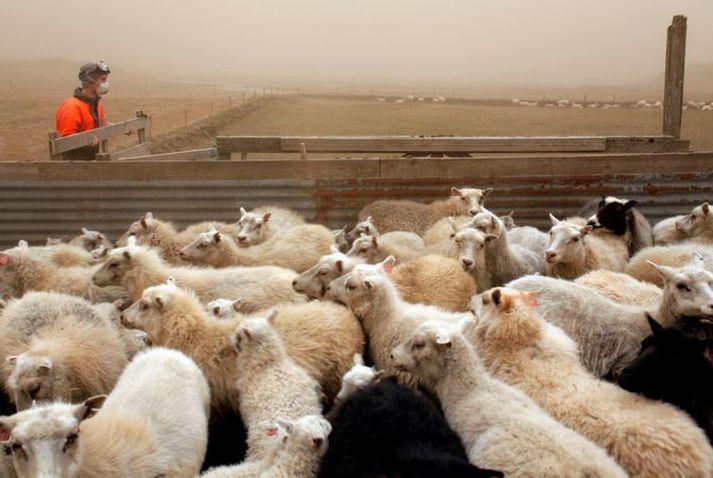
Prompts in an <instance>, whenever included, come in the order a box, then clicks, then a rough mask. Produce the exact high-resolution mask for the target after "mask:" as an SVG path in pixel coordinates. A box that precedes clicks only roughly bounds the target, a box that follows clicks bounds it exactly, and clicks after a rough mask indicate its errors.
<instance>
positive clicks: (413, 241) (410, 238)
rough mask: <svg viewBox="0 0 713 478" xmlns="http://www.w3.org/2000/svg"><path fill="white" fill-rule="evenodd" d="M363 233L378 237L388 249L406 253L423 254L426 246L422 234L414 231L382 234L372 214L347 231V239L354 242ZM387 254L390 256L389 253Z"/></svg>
mask: <svg viewBox="0 0 713 478" xmlns="http://www.w3.org/2000/svg"><path fill="white" fill-rule="evenodd" d="M363 235H366V236H374V237H376V238H377V239H379V243H380V244H381V247H382V248H384V249H386V250H395V251H403V252H404V253H406V251H416V252H418V254H421V253H422V252H423V250H424V248H425V243H424V240H423V239H422V238H421V236H419V235H418V234H415V233H413V232H406V231H391V232H387V233H386V234H381V233H380V232H379V230H378V229H377V228H376V226H375V225H374V222H373V221H372V220H371V216H369V217H367V218H366V219H364V220H363V221H360V222H358V223H357V224H356V226H354V228H352V230H351V231H349V232H348V233H346V240H347V241H348V242H349V243H350V244H353V243H354V241H355V240H356V239H358V238H360V237H361V236H363ZM350 249H351V247H350ZM348 250H349V249H347V251H342V252H348ZM386 255H387V256H388V255H389V254H386ZM384 257H386V256H384ZM377 262H378V261H377Z"/></svg>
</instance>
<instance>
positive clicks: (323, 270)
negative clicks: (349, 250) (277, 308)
mask: <svg viewBox="0 0 713 478" xmlns="http://www.w3.org/2000/svg"><path fill="white" fill-rule="evenodd" d="M359 263H361V260H358V259H356V258H352V257H348V256H346V255H345V254H342V253H341V252H332V253H331V254H327V255H326V256H322V257H320V258H319V261H317V263H316V264H315V265H314V266H312V267H310V268H309V269H307V270H306V271H304V272H303V273H302V274H300V275H299V276H297V277H296V278H295V279H294V280H293V281H292V288H293V289H294V290H295V292H298V293H300V294H305V295H307V296H308V297H311V298H313V299H321V298H323V297H324V295H325V293H326V291H327V287H328V286H329V284H330V283H331V282H332V281H333V280H335V279H336V278H338V277H341V276H343V275H344V274H346V273H348V272H351V270H352V269H354V267H355V266H356V265H357V264H359Z"/></svg>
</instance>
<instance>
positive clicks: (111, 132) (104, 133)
mask: <svg viewBox="0 0 713 478" xmlns="http://www.w3.org/2000/svg"><path fill="white" fill-rule="evenodd" d="M132 131H133V132H136V135H137V138H138V144H136V145H135V146H131V147H129V148H126V149H122V150H121V151H115V152H113V153H109V139H110V138H113V137H116V136H120V135H124V134H127V133H129V132H132ZM150 136H151V117H150V116H148V115H146V114H145V113H144V112H143V111H137V112H136V118H132V119H130V120H126V121H121V122H119V123H114V124H110V125H109V126H104V127H102V128H96V129H92V130H89V131H84V132H82V133H77V134H72V135H69V136H62V137H60V136H59V135H58V134H57V132H56V131H54V132H51V133H49V154H50V159H51V160H62V159H63V154H64V153H66V152H68V151H72V150H75V149H78V148H82V147H84V146H90V145H91V144H92V139H93V138H96V139H98V140H99V153H97V155H96V159H97V160H98V161H108V160H110V159H119V158H126V157H130V156H139V155H146V154H149V153H150V152H151V146H150V143H149V141H148V138H149V137H150Z"/></svg>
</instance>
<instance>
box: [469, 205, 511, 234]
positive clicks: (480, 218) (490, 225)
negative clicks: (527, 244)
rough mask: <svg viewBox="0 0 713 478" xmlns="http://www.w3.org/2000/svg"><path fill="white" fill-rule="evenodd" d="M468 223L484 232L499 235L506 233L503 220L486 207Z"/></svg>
mask: <svg viewBox="0 0 713 478" xmlns="http://www.w3.org/2000/svg"><path fill="white" fill-rule="evenodd" d="M468 225H469V226H471V227H474V228H476V229H477V230H479V231H480V232H482V233H483V234H493V235H495V236H498V237H499V236H500V234H505V224H504V223H503V221H502V220H501V219H500V218H499V217H498V216H496V215H495V214H493V213H492V212H491V211H489V210H487V209H485V208H483V209H482V210H481V212H479V213H478V214H476V215H475V216H473V218H472V219H471V220H470V222H469V223H468Z"/></svg>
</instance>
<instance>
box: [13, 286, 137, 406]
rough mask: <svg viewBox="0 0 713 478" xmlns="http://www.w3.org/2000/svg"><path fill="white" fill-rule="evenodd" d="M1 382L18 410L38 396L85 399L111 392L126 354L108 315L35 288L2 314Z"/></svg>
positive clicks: (51, 398) (86, 304) (73, 300)
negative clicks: (34, 290)
mask: <svg viewBox="0 0 713 478" xmlns="http://www.w3.org/2000/svg"><path fill="white" fill-rule="evenodd" d="M0 359H2V380H3V385H4V386H5V389H6V391H7V393H8V395H9V396H10V397H12V400H13V401H14V402H15V405H16V407H17V409H18V410H24V409H25V408H28V407H29V406H30V405H31V404H32V402H33V401H34V400H38V401H40V400H41V401H48V400H68V401H69V400H74V401H79V400H84V399H86V398H88V397H90V396H92V395H98V394H103V393H108V392H109V391H110V390H111V389H112V387H113V386H114V384H115V383H116V380H117V378H118V377H119V374H120V373H121V371H122V369H123V368H124V366H126V363H127V359H128V354H127V351H126V349H125V346H124V343H123V342H122V341H121V340H120V338H119V335H118V333H117V331H116V330H115V329H114V328H113V327H112V325H111V324H110V323H109V320H108V318H106V317H103V316H101V315H100V314H99V313H98V312H97V310H96V309H95V308H94V307H93V306H92V304H90V303H88V302H86V301H84V300H82V299H80V298H78V297H71V296H67V295H63V294H56V293H47V292H31V293H29V294H27V295H25V296H24V297H23V298H21V299H15V300H11V301H10V302H9V303H8V304H7V306H6V307H5V309H4V311H3V314H2V318H1V319H0Z"/></svg>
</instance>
